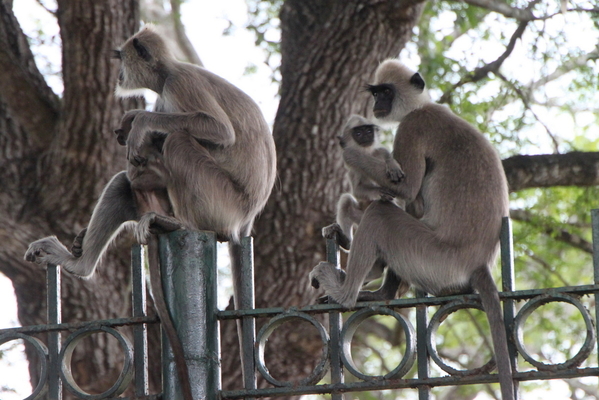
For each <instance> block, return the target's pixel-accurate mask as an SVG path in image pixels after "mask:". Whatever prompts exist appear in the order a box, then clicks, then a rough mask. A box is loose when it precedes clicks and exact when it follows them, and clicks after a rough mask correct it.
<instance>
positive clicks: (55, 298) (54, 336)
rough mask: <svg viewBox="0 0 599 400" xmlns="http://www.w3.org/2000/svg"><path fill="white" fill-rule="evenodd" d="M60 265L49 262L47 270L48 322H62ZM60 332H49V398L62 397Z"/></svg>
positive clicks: (57, 399) (56, 399)
mask: <svg viewBox="0 0 599 400" xmlns="http://www.w3.org/2000/svg"><path fill="white" fill-rule="evenodd" d="M60 281H61V280H60V267H59V266H57V265H53V264H48V268H47V270H46V291H47V293H46V297H47V305H46V306H47V308H48V310H47V311H48V324H60V323H61V322H62V310H61V302H60V292H61V291H60V289H61V288H60ZM60 342H61V334H60V332H48V358H49V363H48V364H49V368H48V399H50V400H61V399H62V381H61V380H60V367H61V366H60V357H59V355H60Z"/></svg>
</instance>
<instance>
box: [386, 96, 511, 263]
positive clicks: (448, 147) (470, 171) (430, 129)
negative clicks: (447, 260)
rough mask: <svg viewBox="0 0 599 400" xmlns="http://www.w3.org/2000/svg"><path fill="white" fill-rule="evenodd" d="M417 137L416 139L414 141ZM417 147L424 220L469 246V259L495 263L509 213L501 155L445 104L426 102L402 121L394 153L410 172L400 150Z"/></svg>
mask: <svg viewBox="0 0 599 400" xmlns="http://www.w3.org/2000/svg"><path fill="white" fill-rule="evenodd" d="M414 142H415V144H414ZM408 143H410V146H411V147H409V148H417V149H420V151H419V154H418V155H417V156H416V157H417V158H418V159H417V160H412V162H416V163H424V164H425V165H426V167H425V171H426V172H425V174H424V177H423V179H422V185H421V193H422V196H423V199H424V215H423V217H422V222H424V223H425V224H426V225H428V226H429V227H430V228H432V229H433V230H434V231H435V233H436V235H437V237H438V238H439V239H440V240H442V241H443V242H445V243H447V244H448V245H449V246H452V247H455V248H461V249H462V250H467V251H470V252H471V253H472V254H471V257H472V259H473V262H479V261H480V262H483V261H484V262H486V263H489V262H493V261H494V258H495V255H496V252H497V245H498V240H499V232H500V229H501V218H502V217H503V216H507V215H508V210H509V208H508V207H509V204H508V190H507V182H506V178H505V173H504V171H503V166H502V164H501V160H500V158H499V156H498V154H497V152H496V151H495V149H494V148H493V146H492V145H491V143H490V142H489V141H488V140H487V139H486V138H485V137H484V136H483V135H482V134H481V133H480V132H478V131H477V130H476V129H475V128H474V127H473V126H472V125H470V124H469V123H468V122H466V121H464V120H463V119H461V118H460V117H458V116H456V115H455V114H453V113H452V112H451V110H449V109H448V108H446V107H444V106H441V105H438V104H434V103H430V104H428V105H426V106H424V107H422V108H421V109H418V110H415V111H413V112H411V113H410V114H408V115H407V116H406V117H405V119H404V120H403V121H402V122H401V124H400V126H399V128H398V131H397V136H396V138H395V144H394V156H395V158H396V159H397V161H398V162H399V163H400V165H402V167H403V168H404V172H405V174H406V177H409V175H410V173H411V171H410V163H409V162H405V161H404V160H405V159H406V157H408V158H409V157H411V156H413V155H409V154H404V153H402V151H401V149H402V147H404V146H407V145H408Z"/></svg>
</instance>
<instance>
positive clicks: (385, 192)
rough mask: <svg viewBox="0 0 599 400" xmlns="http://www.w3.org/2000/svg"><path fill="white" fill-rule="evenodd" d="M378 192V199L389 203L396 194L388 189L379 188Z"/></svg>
mask: <svg viewBox="0 0 599 400" xmlns="http://www.w3.org/2000/svg"><path fill="white" fill-rule="evenodd" d="M380 192H381V198H380V200H381V201H388V202H391V201H393V200H394V199H395V198H396V197H397V193H396V192H395V191H393V190H392V189H389V188H381V189H380Z"/></svg>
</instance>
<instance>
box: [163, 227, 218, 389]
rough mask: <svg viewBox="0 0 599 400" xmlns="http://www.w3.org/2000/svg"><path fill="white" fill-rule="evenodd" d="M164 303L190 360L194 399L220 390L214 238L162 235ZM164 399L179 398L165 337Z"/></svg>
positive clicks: (205, 234) (190, 234)
mask: <svg viewBox="0 0 599 400" xmlns="http://www.w3.org/2000/svg"><path fill="white" fill-rule="evenodd" d="M159 248H160V268H161V271H162V286H163V288H164V298H165V301H166V304H167V307H168V309H169V312H170V314H171V316H172V318H173V323H174V325H175V328H176V329H177V332H178V333H179V337H180V338H181V342H182V345H183V349H184V351H185V355H186V362H187V367H188V369H189V378H190V382H191V384H192V388H191V390H192V393H193V397H194V399H216V398H218V391H219V390H220V352H219V347H220V346H219V325H218V320H217V318H216V311H217V291H216V287H217V276H216V235H215V234H214V233H213V232H204V231H201V232H195V231H187V230H182V231H175V232H172V233H169V234H167V235H160V236H159ZM162 343H163V350H162V357H163V358H162V359H163V361H162V362H163V367H162V368H163V398H164V399H169V400H170V399H172V400H177V399H181V391H180V386H179V384H178V376H177V371H176V367H175V360H174V358H173V353H172V350H171V348H170V345H169V344H168V340H167V338H166V337H165V336H164V334H163V337H162Z"/></svg>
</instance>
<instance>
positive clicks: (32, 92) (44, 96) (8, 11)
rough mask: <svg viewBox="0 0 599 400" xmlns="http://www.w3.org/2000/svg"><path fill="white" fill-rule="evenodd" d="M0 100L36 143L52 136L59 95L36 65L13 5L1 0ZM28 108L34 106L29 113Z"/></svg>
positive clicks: (39, 144)
mask: <svg viewBox="0 0 599 400" xmlns="http://www.w3.org/2000/svg"><path fill="white" fill-rule="evenodd" d="M0 21H1V22H0V71H2V73H0V100H1V101H2V102H4V103H5V104H7V106H8V108H9V112H10V117H12V118H14V119H15V120H17V121H18V123H19V125H21V126H22V127H23V128H24V129H25V130H26V131H27V134H28V135H30V136H31V137H32V143H34V144H35V145H36V146H40V147H41V146H45V145H46V144H47V143H48V142H49V141H50V140H51V139H52V137H53V131H54V127H55V124H56V121H57V118H58V112H59V108H60V105H59V99H58V96H56V94H55V93H54V92H52V90H51V89H50V87H49V86H48V85H47V83H46V81H45V80H44V77H43V76H42V74H41V73H40V71H39V70H38V68H37V66H36V65H35V61H34V58H33V54H32V53H31V50H30V48H29V45H28V43H27V37H26V36H25V34H24V33H23V31H22V30H21V27H20V25H19V23H18V21H17V19H16V18H15V16H14V13H13V11H12V8H10V7H9V6H8V5H7V3H6V2H2V1H0ZM31 110H36V112H35V113H32V112H31Z"/></svg>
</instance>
